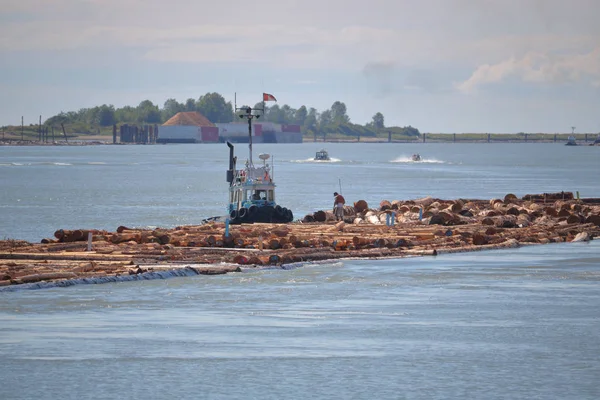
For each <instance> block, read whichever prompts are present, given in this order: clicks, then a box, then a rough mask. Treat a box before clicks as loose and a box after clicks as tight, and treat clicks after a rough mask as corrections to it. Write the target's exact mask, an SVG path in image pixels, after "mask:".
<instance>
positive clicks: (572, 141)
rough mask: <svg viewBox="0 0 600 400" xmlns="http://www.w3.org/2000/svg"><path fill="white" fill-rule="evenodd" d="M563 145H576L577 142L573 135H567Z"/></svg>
mask: <svg viewBox="0 0 600 400" xmlns="http://www.w3.org/2000/svg"><path fill="white" fill-rule="evenodd" d="M565 146H577V142H576V141H575V136H569V138H568V139H567V143H566V144H565Z"/></svg>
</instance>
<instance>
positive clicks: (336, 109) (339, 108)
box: [331, 101, 350, 124]
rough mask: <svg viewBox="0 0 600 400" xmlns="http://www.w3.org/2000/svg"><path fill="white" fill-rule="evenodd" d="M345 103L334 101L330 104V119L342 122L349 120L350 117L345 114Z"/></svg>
mask: <svg viewBox="0 0 600 400" xmlns="http://www.w3.org/2000/svg"><path fill="white" fill-rule="evenodd" d="M346 112H347V110H346V104H344V103H342V102H341V101H336V102H335V103H333V104H332V105H331V119H332V121H333V122H335V123H338V124H343V123H346V122H350V117H348V114H346Z"/></svg>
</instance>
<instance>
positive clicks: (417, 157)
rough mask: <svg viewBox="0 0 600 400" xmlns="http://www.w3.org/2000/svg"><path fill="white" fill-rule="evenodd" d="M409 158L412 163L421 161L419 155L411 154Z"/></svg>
mask: <svg viewBox="0 0 600 400" xmlns="http://www.w3.org/2000/svg"><path fill="white" fill-rule="evenodd" d="M411 158H412V160H413V161H421V155H420V154H419V153H415V154H413V155H412V157H411Z"/></svg>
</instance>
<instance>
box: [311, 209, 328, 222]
mask: <svg viewBox="0 0 600 400" xmlns="http://www.w3.org/2000/svg"><path fill="white" fill-rule="evenodd" d="M313 218H314V219H315V221H317V222H325V221H326V220H327V213H326V212H325V211H323V210H319V211H315V213H314V214H313Z"/></svg>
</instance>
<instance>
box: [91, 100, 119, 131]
mask: <svg viewBox="0 0 600 400" xmlns="http://www.w3.org/2000/svg"><path fill="white" fill-rule="evenodd" d="M95 122H96V123H97V124H98V125H100V126H111V125H113V124H115V123H116V122H117V119H116V118H115V106H113V105H112V104H111V105H110V106H107V105H106V104H103V105H101V106H100V107H99V109H98V112H97V114H96V121H95Z"/></svg>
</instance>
